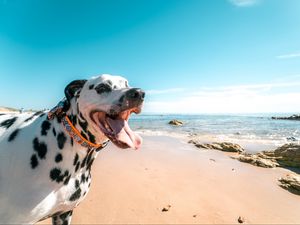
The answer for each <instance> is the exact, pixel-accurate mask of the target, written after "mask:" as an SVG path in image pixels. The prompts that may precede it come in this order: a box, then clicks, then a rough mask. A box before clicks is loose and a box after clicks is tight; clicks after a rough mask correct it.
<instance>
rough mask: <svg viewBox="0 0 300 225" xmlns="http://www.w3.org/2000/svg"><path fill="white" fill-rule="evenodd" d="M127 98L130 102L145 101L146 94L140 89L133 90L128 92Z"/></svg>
mask: <svg viewBox="0 0 300 225" xmlns="http://www.w3.org/2000/svg"><path fill="white" fill-rule="evenodd" d="M126 98H127V99H128V100H144V98H145V92H144V91H143V90H142V89H140V88H131V89H130V90H129V91H127V92H126Z"/></svg>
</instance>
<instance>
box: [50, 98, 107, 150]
mask: <svg viewBox="0 0 300 225" xmlns="http://www.w3.org/2000/svg"><path fill="white" fill-rule="evenodd" d="M64 104H65V99H63V100H62V101H60V102H59V103H58V105H57V106H55V107H54V108H53V109H51V110H50V111H49V112H48V119H49V120H52V119H54V117H55V116H57V117H58V118H60V119H61V122H62V125H63V127H64V129H65V131H66V132H67V133H68V134H69V136H70V137H71V138H72V139H73V140H74V141H76V142H77V143H78V144H80V145H81V146H83V147H86V148H89V149H95V150H96V151H99V150H100V149H102V148H104V147H105V146H106V145H107V144H108V142H109V141H106V142H104V143H102V144H94V143H92V142H90V141H88V140H86V139H85V138H84V137H82V135H81V134H80V133H79V131H78V130H77V129H76V128H75V127H74V126H73V124H72V123H71V121H70V119H69V117H68V116H67V115H66V114H65V112H64V111H63V108H64Z"/></svg>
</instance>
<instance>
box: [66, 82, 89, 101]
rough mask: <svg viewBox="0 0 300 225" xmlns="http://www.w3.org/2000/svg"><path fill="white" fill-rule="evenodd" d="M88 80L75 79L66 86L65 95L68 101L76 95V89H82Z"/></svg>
mask: <svg viewBox="0 0 300 225" xmlns="http://www.w3.org/2000/svg"><path fill="white" fill-rule="evenodd" d="M86 81H87V80H73V81H72V82H71V83H69V84H68V85H67V86H66V88H65V95H66V98H67V100H68V101H71V99H72V98H73V97H74V95H75V93H76V91H78V90H80V89H81V88H82V87H83V85H84V84H85V82H86Z"/></svg>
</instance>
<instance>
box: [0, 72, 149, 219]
mask: <svg viewBox="0 0 300 225" xmlns="http://www.w3.org/2000/svg"><path fill="white" fill-rule="evenodd" d="M133 92H134V93H133ZM65 93H66V97H67V99H66V102H65V104H64V112H63V115H62V116H65V115H67V116H68V117H69V119H70V120H71V121H72V124H73V126H74V127H75V128H76V130H77V131H78V132H79V133H80V134H81V136H83V137H84V138H85V139H86V140H88V141H89V142H90V143H93V144H99V145H100V147H98V148H90V147H84V146H82V145H80V144H79V143H77V142H75V141H74V138H73V137H71V136H70V135H69V133H68V132H67V131H66V130H65V128H64V126H63V125H62V122H61V116H59V115H57V116H56V117H55V118H54V119H49V117H48V114H47V113H46V112H38V113H35V114H32V115H29V114H26V113H23V114H19V115H14V114H6V115H4V114H1V115H0V223H5V224H8V223H14V224H20V223H22V224H23V223H26V224H33V223H36V222H38V221H40V220H43V219H45V218H48V217H52V221H53V224H69V223H70V221H71V216H72V210H73V209H74V208H75V207H76V206H77V205H78V204H79V203H80V202H81V201H82V200H83V199H84V198H85V196H86V194H87V193H88V191H89V188H90V185H91V166H92V163H93V161H94V159H95V158H96V157H97V155H98V152H99V150H101V149H102V148H103V147H104V146H105V144H106V143H107V142H108V140H109V139H110V140H111V141H112V142H113V143H114V144H116V145H117V146H119V147H121V148H127V147H135V148H137V147H139V145H140V142H141V140H140V138H139V137H138V136H137V135H135V134H134V133H133V132H132V131H131V130H130V129H129V127H128V124H127V120H128V117H129V115H130V113H131V112H136V113H138V112H139V111H140V107H141V104H142V102H143V98H144V93H143V92H142V91H141V90H140V89H132V88H129V87H128V85H127V81H126V80H125V79H123V78H122V77H116V76H108V75H105V76H100V77H96V78H93V79H91V80H88V81H82V80H81V81H75V82H72V83H70V84H69V85H68V86H67V87H66V89H65ZM137 109H138V110H137ZM125 114H126V115H125ZM99 127H100V128H99ZM125 131H126V132H125Z"/></svg>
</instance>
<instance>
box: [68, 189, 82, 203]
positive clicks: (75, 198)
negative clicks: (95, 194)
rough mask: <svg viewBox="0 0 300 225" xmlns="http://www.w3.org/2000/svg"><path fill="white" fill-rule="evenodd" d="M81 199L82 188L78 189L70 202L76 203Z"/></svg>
mask: <svg viewBox="0 0 300 225" xmlns="http://www.w3.org/2000/svg"><path fill="white" fill-rule="evenodd" d="M80 197H81V188H78V189H77V190H76V191H75V192H74V193H73V194H72V195H71V196H70V198H69V200H70V201H76V200H77V199H79V198H80Z"/></svg>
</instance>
